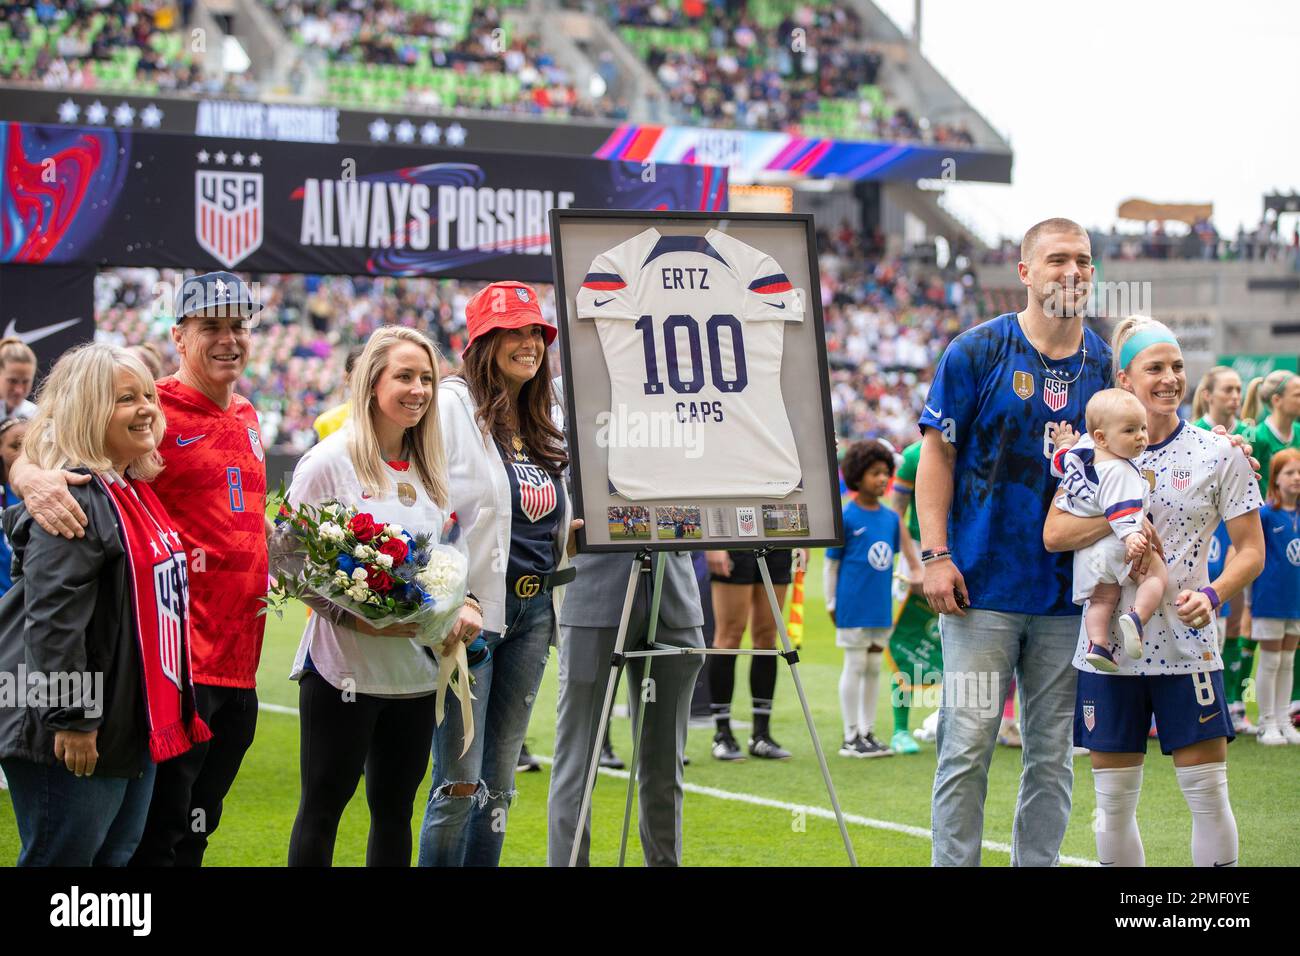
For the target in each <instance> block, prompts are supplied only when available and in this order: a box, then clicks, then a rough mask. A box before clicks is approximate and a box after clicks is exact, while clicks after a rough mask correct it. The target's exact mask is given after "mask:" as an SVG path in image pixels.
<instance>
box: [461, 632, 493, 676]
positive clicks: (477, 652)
mask: <svg viewBox="0 0 1300 956" xmlns="http://www.w3.org/2000/svg"><path fill="white" fill-rule="evenodd" d="M465 659H466V660H467V661H468V662H469V668H470V670H473V669H474V668H476V667H481V666H482V665H484V664H486V663H487V662H488V661H490V660H491V659H492V648H490V647H488V642H487V639H486V638H485V637H484V636H483V635H482V634H480V635H479V636H478V637H476V638H474V640H472V641H470V642H469V645H468V646H467V647H466V648H465Z"/></svg>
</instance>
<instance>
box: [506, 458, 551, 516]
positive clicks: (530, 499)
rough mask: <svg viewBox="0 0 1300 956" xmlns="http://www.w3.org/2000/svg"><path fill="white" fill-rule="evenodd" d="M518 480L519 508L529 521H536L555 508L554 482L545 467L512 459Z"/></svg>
mask: <svg viewBox="0 0 1300 956" xmlns="http://www.w3.org/2000/svg"><path fill="white" fill-rule="evenodd" d="M510 465H511V467H512V468H514V470H515V478H517V479H518V481H519V510H520V511H522V512H523V513H524V515H525V516H526V517H527V518H528V520H529V521H534V522H535V521H538V520H539V519H541V518H545V517H546V516H547V515H548V514H550V513H551V512H552V511H554V510H555V482H553V481H551V476H550V475H548V474H547V473H546V471H545V469H543V468H541V467H539V466H537V465H533V464H529V463H527V462H518V461H512V462H511V463H510Z"/></svg>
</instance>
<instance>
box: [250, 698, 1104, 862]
mask: <svg viewBox="0 0 1300 956" xmlns="http://www.w3.org/2000/svg"><path fill="white" fill-rule="evenodd" d="M258 707H259V708H260V709H262V710H265V711H269V712H270V713H273V714H289V715H292V716H294V717H297V716H298V708H297V707H285V706H284V705H282V704H268V703H265V702H259V703H258ZM533 756H534V757H536V758H537V760H538V762H539V763H544V764H551V763H553V762H554V761H553V759H552V758H551V757H549V756H547V755H545V754H536V753H535V754H533ZM600 773H601V775H602V776H605V777H613V778H615V779H617V780H626V779H628V777H629V776H630V774H629V772H628V771H626V770H610V769H608V768H606V767H601V768H600ZM682 789H683V790H684V791H685V792H687V793H694V794H698V795H700V796H702V797H713V798H714V799H715V800H729V801H731V802H732V803H747V804H749V805H750V806H754V807H767V808H769V809H771V810H784V811H786V812H787V813H795V812H799V813H805V814H807V815H808V816H810V817H818V818H820V819H823V820H834V819H835V811H833V810H830V809H828V808H826V807H815V806H805V805H804V804H801V803H787V802H785V801H784V800H773V799H771V798H769V797H760V796H758V795H756V794H752V793H736V792H734V791H732V790H719V789H718V788H717V787H702V786H700V785H699V784H698V783H683V784H682ZM844 821H845V822H846V823H852V824H854V825H855V826H860V827H868V828H869V829H872V830H888V831H889V832H891V833H902V834H904V835H906V836H911V837H920V838H921V839H923V840H933V836H932V835H931V833H930V831H929V830H927V829H926V828H925V827H917V826H912V825H911V824H910V823H895V822H894V821H892V820H877V819H875V818H874V817H864V816H861V815H859V814H857V813H846V814H844ZM980 845H981V846H982V847H983V848H984V849H986V850H992V851H993V852H995V853H1006V854H1008V855H1010V853H1011V844H1010V843H1000V842H998V841H997V840H983V841H981V843H980ZM1061 863H1063V864H1065V865H1066V866H1097V865H1098V864H1097V861H1096V860H1088V859H1085V858H1083V857H1079V856H1064V855H1062V857H1061Z"/></svg>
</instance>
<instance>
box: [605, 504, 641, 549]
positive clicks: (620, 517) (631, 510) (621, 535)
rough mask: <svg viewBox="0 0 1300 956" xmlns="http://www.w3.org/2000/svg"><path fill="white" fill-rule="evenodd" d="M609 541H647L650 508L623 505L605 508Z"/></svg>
mask: <svg viewBox="0 0 1300 956" xmlns="http://www.w3.org/2000/svg"><path fill="white" fill-rule="evenodd" d="M606 519H607V520H608V522H609V539H610V540H611V541H649V540H650V509H649V508H643V507H641V506H639V505H624V506H621V507H613V508H608V509H606Z"/></svg>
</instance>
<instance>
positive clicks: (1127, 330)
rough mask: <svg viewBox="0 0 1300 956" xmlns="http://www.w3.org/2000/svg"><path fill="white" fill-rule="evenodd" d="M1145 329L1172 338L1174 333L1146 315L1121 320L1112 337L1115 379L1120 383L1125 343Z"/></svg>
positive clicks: (1111, 345) (1111, 347)
mask: <svg viewBox="0 0 1300 956" xmlns="http://www.w3.org/2000/svg"><path fill="white" fill-rule="evenodd" d="M1144 329H1156V330H1159V331H1161V332H1166V333H1168V335H1169V336H1170V337H1171V338H1172V337H1173V335H1174V333H1172V332H1170V331H1169V327H1168V326H1167V325H1165V324H1164V323H1163V322H1157V321H1156V320H1155V319H1153V318H1151V317H1150V316H1146V315H1130V316H1127V317H1125V318H1123V319H1120V321H1119V324H1118V325H1116V326H1115V331H1114V332H1112V333H1111V335H1110V349H1111V359H1112V361H1114V363H1115V378H1116V381H1117V382H1118V380H1119V373H1120V372H1122V371H1124V370H1125V369H1124V366H1122V365H1120V364H1119V362H1120V354H1121V353H1122V352H1123V351H1124V343H1125V342H1127V341H1128V340H1129V339H1131V338H1132V337H1133V336H1135V335H1137V334H1138V333H1139V332H1141V331H1143V330H1144Z"/></svg>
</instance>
